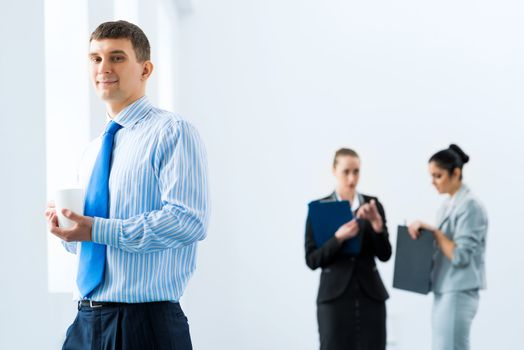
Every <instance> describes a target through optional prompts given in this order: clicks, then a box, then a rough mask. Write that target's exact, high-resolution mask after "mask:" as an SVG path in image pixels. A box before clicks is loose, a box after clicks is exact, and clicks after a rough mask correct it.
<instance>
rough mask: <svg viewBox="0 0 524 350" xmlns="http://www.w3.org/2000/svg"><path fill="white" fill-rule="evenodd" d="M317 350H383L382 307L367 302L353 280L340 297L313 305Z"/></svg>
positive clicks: (384, 318) (380, 304)
mask: <svg viewBox="0 0 524 350" xmlns="http://www.w3.org/2000/svg"><path fill="white" fill-rule="evenodd" d="M317 319H318V330H319V333H320V349H321V350H385V349H386V303H385V302H384V301H377V300H374V299H371V298H369V297H368V296H367V295H366V294H365V292H364V291H363V290H362V289H361V288H360V286H359V283H358V280H357V278H351V281H350V282H349V283H348V286H347V288H346V290H345V291H344V293H343V294H342V295H341V296H340V297H338V298H337V299H335V300H330V301H327V302H323V303H319V304H318V305H317Z"/></svg>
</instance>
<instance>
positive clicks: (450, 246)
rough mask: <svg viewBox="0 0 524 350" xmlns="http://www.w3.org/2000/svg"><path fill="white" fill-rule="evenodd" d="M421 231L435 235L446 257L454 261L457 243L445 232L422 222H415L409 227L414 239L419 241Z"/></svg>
mask: <svg viewBox="0 0 524 350" xmlns="http://www.w3.org/2000/svg"><path fill="white" fill-rule="evenodd" d="M420 230H427V231H429V232H431V233H432V234H433V237H435V241H436V242H437V246H438V247H439V249H440V250H441V251H442V253H443V254H444V256H445V257H446V258H448V259H449V260H453V253H454V250H455V242H454V241H453V240H451V239H449V238H448V237H447V236H446V235H445V234H444V232H442V231H441V230H439V229H438V228H437V227H435V226H432V225H429V224H427V223H425V222H422V221H415V222H413V223H411V224H410V225H409V227H408V232H409V234H410V236H411V238H413V239H417V238H418V237H419V236H420Z"/></svg>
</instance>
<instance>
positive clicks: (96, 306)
mask: <svg viewBox="0 0 524 350" xmlns="http://www.w3.org/2000/svg"><path fill="white" fill-rule="evenodd" d="M95 303H96V301H95ZM102 306H103V304H102V303H100V304H98V305H94V304H93V300H89V307H90V308H91V309H96V308H99V307H102Z"/></svg>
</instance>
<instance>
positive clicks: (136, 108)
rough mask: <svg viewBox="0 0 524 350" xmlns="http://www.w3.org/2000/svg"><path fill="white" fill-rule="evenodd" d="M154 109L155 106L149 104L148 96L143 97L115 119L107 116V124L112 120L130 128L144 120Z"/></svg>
mask: <svg viewBox="0 0 524 350" xmlns="http://www.w3.org/2000/svg"><path fill="white" fill-rule="evenodd" d="M152 108H153V105H152V104H151V103H150V102H149V99H148V98H147V96H142V97H141V98H139V99H138V100H136V101H135V102H133V103H131V104H130V105H129V106H127V107H126V108H124V109H123V110H121V111H120V113H118V114H117V115H116V116H115V117H114V118H111V117H110V116H109V114H107V122H109V121H111V120H112V121H114V122H115V123H118V124H120V125H122V126H123V127H124V128H129V127H131V126H133V125H135V124H136V123H138V122H139V121H140V120H141V119H142V118H144V117H145V116H146V115H147V114H148V113H149V111H150V110H151V109H152Z"/></svg>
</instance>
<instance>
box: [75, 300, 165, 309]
mask: <svg viewBox="0 0 524 350" xmlns="http://www.w3.org/2000/svg"><path fill="white" fill-rule="evenodd" d="M162 303H170V301H152V302H146V303H137V304H129V303H118V302H111V301H93V300H87V299H83V300H79V301H78V310H80V309H81V308H88V309H100V308H103V307H115V306H129V305H135V306H136V305H140V304H142V305H143V304H162Z"/></svg>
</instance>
